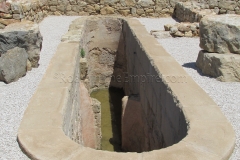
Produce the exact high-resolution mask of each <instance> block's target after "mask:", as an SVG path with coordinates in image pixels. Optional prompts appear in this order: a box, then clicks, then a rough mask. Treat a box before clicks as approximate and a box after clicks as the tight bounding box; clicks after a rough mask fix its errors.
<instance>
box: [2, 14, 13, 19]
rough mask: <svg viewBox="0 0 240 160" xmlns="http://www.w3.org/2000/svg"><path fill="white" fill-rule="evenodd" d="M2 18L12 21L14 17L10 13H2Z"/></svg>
mask: <svg viewBox="0 0 240 160" xmlns="http://www.w3.org/2000/svg"><path fill="white" fill-rule="evenodd" d="M0 17H1V18H4V19H11V18H13V15H12V14H8V13H0Z"/></svg>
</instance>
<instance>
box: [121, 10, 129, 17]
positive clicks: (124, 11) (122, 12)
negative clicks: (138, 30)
mask: <svg viewBox="0 0 240 160" xmlns="http://www.w3.org/2000/svg"><path fill="white" fill-rule="evenodd" d="M119 13H120V14H121V15H123V16H127V15H129V14H130V10H119Z"/></svg>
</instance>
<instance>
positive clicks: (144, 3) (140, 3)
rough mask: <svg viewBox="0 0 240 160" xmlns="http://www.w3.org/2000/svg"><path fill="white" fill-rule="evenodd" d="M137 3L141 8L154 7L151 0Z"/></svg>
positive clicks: (140, 0)
mask: <svg viewBox="0 0 240 160" xmlns="http://www.w3.org/2000/svg"><path fill="white" fill-rule="evenodd" d="M137 3H138V4H139V5H140V6H142V7H150V6H152V5H154V2H153V1H152V0H139V1H138V2H137Z"/></svg>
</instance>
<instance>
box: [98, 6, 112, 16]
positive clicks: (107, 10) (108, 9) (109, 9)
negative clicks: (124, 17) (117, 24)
mask: <svg viewBox="0 0 240 160" xmlns="http://www.w3.org/2000/svg"><path fill="white" fill-rule="evenodd" d="M100 13H101V14H102V15H107V14H114V8H112V7H109V6H107V7H104V8H102V9H101V10H100Z"/></svg>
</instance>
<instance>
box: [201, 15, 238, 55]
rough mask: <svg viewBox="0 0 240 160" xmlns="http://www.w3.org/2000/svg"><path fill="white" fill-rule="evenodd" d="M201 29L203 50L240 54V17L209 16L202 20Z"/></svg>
mask: <svg viewBox="0 0 240 160" xmlns="http://www.w3.org/2000/svg"><path fill="white" fill-rule="evenodd" d="M199 28H200V47H201V48H202V49H204V50H206V51H208V52H214V53H222V54H224V53H236V54H240V15H233V14H226V15H215V16H207V17H204V18H203V19H202V20H201V22H200V24H199Z"/></svg>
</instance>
